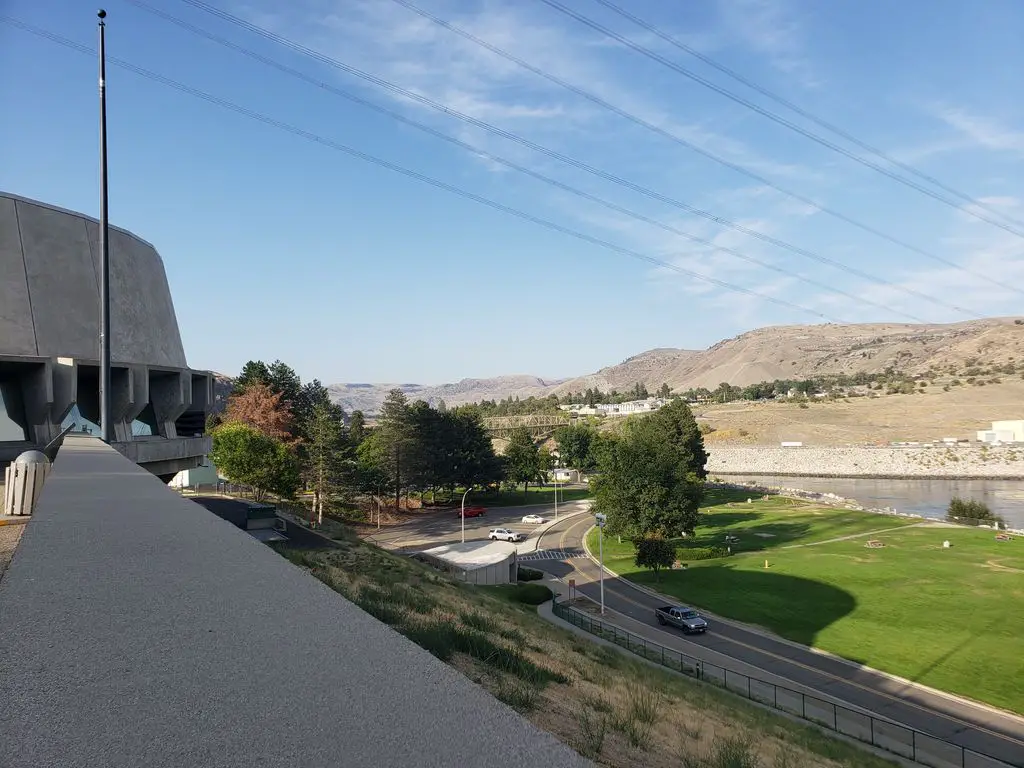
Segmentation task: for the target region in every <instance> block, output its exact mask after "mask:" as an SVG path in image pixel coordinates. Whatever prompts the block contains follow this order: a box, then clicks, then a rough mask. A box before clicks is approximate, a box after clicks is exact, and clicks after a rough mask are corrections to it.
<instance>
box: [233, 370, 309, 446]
mask: <svg viewBox="0 0 1024 768" xmlns="http://www.w3.org/2000/svg"><path fill="white" fill-rule="evenodd" d="M224 421H225V422H235V423H240V424H248V425H249V426H250V427H253V428H255V429H258V430H259V431H260V432H262V433H263V434H265V435H266V436H267V437H272V438H274V439H275V440H281V441H282V442H285V443H291V442H294V438H295V420H294V418H293V416H292V412H291V410H290V409H289V408H288V406H287V405H286V404H285V403H283V402H281V394H280V393H276V394H275V393H274V392H272V391H271V389H270V387H268V386H267V385H266V384H259V383H256V384H250V385H249V386H248V387H246V388H245V390H244V391H243V392H239V393H238V394H235V395H231V397H229V398H228V405H227V408H226V409H225V411H224Z"/></svg>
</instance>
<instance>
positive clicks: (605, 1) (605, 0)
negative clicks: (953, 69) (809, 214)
mask: <svg viewBox="0 0 1024 768" xmlns="http://www.w3.org/2000/svg"><path fill="white" fill-rule="evenodd" d="M594 2H595V3H600V4H601V5H603V6H604V7H605V8H608V9H609V10H612V11H614V12H615V13H617V14H619V15H620V16H622V17H624V18H626V19H629V20H630V21H632V22H633V23H634V24H637V25H638V26H640V27H643V28H644V29H646V30H647V31H648V32H650V33H651V34H653V35H656V36H658V37H660V38H661V39H662V40H664V41H665V42H667V43H669V44H670V45H673V46H675V47H676V48H678V49H679V50H681V51H683V52H685V53H688V54H690V55H691V56H693V57H695V58H697V59H700V60H701V61H703V62H704V63H705V64H707V65H708V66H709V67H713V68H714V69H717V70H718V71H719V72H721V73H722V74H724V75H728V76H729V77H731V78H732V79H734V80H736V81H737V82H740V83H742V84H743V85H745V86H747V87H748V88H750V89H752V90H755V91H757V92H758V93H760V94H761V95H762V96H766V97H768V98H769V99H771V100H772V101H774V102H776V103H777V104H781V105H782V106H784V107H786V108H787V109H789V110H792V111H793V112H796V113H797V114H798V115H800V116H801V117H803V118H805V119H807V120H809V121H810V122H812V123H815V124H817V125H820V126H821V127H822V128H824V129H825V130H828V131H831V132H832V133H834V134H836V135H837V136H841V137H842V138H844V139H846V140H847V141H849V142H850V143H852V144H856V145H857V146H858V147H860V148H861V149H863V150H865V151H867V152H870V153H871V154H873V155H875V156H876V157H879V158H881V159H882V160H885V161H886V162H887V163H891V164H892V165H894V166H896V167H897V168H900V169H902V170H904V171H906V172H907V173H910V174H912V175H914V176H917V177H918V178H919V179H922V180H924V181H927V182H928V183H929V184H933V185H934V186H936V187H938V188H939V189H942V190H944V191H945V192H948V193H949V194H951V195H954V196H955V197H959V198H960V199H961V200H963V201H964V202H966V203H970V204H972V205H974V206H977V207H978V208H981V209H982V210H986V211H988V212H989V213H991V214H993V215H996V216H1000V217H1002V218H1003V219H1005V220H1006V221H1009V222H1010V223H1011V224H1014V225H1015V226H1018V227H1024V223H1022V222H1020V221H1018V220H1016V219H1013V218H1011V217H1010V216H1007V215H1006V214H1005V213H1003V212H1002V211H997V210H996V209H994V208H992V207H991V206H987V205H984V204H983V203H980V202H978V201H977V199H975V198H974V197H972V196H971V195H969V194H967V193H965V192H961V191H959V190H957V189H955V188H954V187H951V186H949V185H947V184H944V183H943V182H941V181H940V180H939V179H937V178H935V177H934V176H931V175H929V174H927V173H925V172H924V171H922V170H920V169H919V168H915V167H914V166H912V165H910V164H909V163H904V162H902V161H900V160H897V159H896V158H894V157H892V156H891V155H889V154H887V153H886V152H884V151H882V150H881V149H878V148H877V147H874V146H872V145H871V144H868V143H867V142H865V141H863V140H861V139H858V138H857V137H856V136H854V135H852V134H851V133H850V132H849V131H846V130H844V129H843V128H840V127H839V126H836V125H835V124H833V123H830V122H828V121H827V120H825V119H823V118H820V117H818V116H817V115H814V114H812V113H811V112H808V111H807V110H806V109H803V108H802V107H800V106H798V105H797V104H794V103H793V102H792V101H790V100H788V99H786V98H785V97H783V96H780V95H779V94H777V93H774V92H772V91H770V90H768V89H767V88H765V87H764V86H762V85H759V84H758V83H756V82H754V81H753V80H750V79H749V78H746V77H744V76H743V75H741V74H740V73H739V72H737V71H736V70H734V69H730V68H729V67H727V66H725V65H724V64H722V63H721V62H718V61H716V60H715V59H713V58H711V57H710V56H707V55H705V54H703V53H701V52H700V51H698V50H696V49H695V48H693V47H691V46H689V45H687V44H686V43H684V42H682V41H681V40H678V39H676V38H675V37H672V35H669V34H666V33H665V32H663V31H661V30H660V29H658V28H657V27H656V26H654V25H653V24H651V23H649V22H647V21H644V20H643V19H641V18H640V17H638V16H636V15H634V14H632V13H630V12H629V11H627V10H626V9H625V8H623V7H622V6H619V5H616V4H615V3H613V2H611V0H594ZM688 76H689V75H688ZM702 84H703V83H702ZM730 98H731V97H730Z"/></svg>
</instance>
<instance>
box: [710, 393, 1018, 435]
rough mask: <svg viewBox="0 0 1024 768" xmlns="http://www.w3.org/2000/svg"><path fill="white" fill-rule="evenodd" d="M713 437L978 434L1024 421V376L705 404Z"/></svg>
mask: <svg viewBox="0 0 1024 768" xmlns="http://www.w3.org/2000/svg"><path fill="white" fill-rule="evenodd" d="M695 412H696V413H697V415H698V419H699V420H700V423H702V424H708V425H710V426H711V427H713V428H714V430H715V431H714V432H712V433H710V434H708V435H705V437H704V440H705V442H706V443H707V445H708V447H712V446H714V445H778V444H779V443H780V442H781V441H783V440H798V441H801V442H803V443H804V444H805V445H810V446H823V445H860V444H865V443H883V444H885V443H889V442H890V441H897V442H898V441H922V442H923V441H928V440H941V439H942V438H944V437H958V438H970V439H972V440H973V439H974V437H975V433H976V432H977V431H978V430H980V429H988V428H989V426H990V422H993V421H999V420H1002V419H1022V418H1024V379H1021V378H1020V377H1019V376H1015V377H1003V378H1002V379H1001V380H1000V383H999V384H986V385H985V386H978V385H974V386H971V385H964V386H959V387H950V388H949V389H948V390H946V388H945V387H944V386H940V385H938V384H936V385H932V386H925V387H924V388H922V389H921V391H920V393H918V394H913V395H878V396H877V397H858V398H850V399H845V398H840V399H838V400H822V401H814V400H812V401H811V402H808V403H803V404H801V403H798V402H795V401H789V400H783V401H768V402H761V403H752V402H737V403H723V404H721V405H708V406H698V407H697V408H696V409H695Z"/></svg>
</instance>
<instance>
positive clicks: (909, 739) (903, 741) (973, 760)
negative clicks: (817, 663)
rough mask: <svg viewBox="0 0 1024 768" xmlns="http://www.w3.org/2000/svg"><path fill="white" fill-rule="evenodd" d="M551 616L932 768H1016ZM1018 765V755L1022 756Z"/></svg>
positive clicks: (577, 620)
mask: <svg viewBox="0 0 1024 768" xmlns="http://www.w3.org/2000/svg"><path fill="white" fill-rule="evenodd" d="M552 607H553V610H554V614H555V615H556V616H558V617H559V618H561V619H563V620H565V621H567V622H569V623H570V624H572V625H574V626H576V627H579V628H580V629H583V630H585V631H587V632H589V633H591V634H593V635H596V636H598V637H601V638H604V639H605V640H608V641H610V642H613V643H615V644H616V645H618V646H621V647H622V648H625V649H626V650H628V651H631V652H632V653H635V654H637V655H638V656H643V657H644V658H645V659H648V660H649V661H653V662H655V663H657V664H660V665H662V666H664V667H668V668H669V669H672V670H675V671H676V672H681V673H682V674H684V675H688V676H690V677H693V678H696V679H697V680H703V681H704V682H706V683H711V684H713V685H717V686H719V687H721V688H726V689H728V690H730V691H732V692H733V693H737V694H739V695H740V696H743V697H745V698H747V699H750V700H752V701H756V702H758V703H760V704H764V705H766V706H769V707H771V708H773V709H778V710H780V711H782V712H785V713H787V714H789V715H793V716H795V717H799V718H801V719H803V720H807V721H809V722H812V723H815V724H816V725H820V726H824V727H825V728H828V729H830V730H833V731H835V732H836V733H839V734H842V735H844V736H847V737H849V738H852V739H856V740H857V741H860V742H863V743H865V744H871V745H872V746H875V747H878V748H879V749H884V750H885V751H887V752H891V753H893V754H895V755H899V756H900V757H903V758H906V759H907V760H913V761H914V762H915V763H920V764H921V765H927V766H932V768H1021V766H1024V762H1018V763H1007V762H1004V761H1002V760H998V759H996V758H994V757H991V756H989V755H985V754H982V753H980V752H976V751H974V750H971V749H967V748H966V747H961V746H958V745H956V744H951V743H950V742H948V741H943V740H942V739H938V738H936V737H934V736H929V735H928V734H926V733H922V732H921V731H916V730H914V729H912V728H907V727H905V726H902V725H897V724H896V723H894V722H892V721H890V720H884V719H880V718H876V717H872V716H871V715H867V714H865V713H863V712H860V711H858V710H853V709H848V708H847V707H844V706H841V705H839V704H835V703H833V702H831V701H826V700H825V699H820V698H818V697H816V696H810V695H808V694H805V693H801V692H800V691H795V690H793V689H791V688H786V687H784V686H781V685H776V684H775V683H769V682H767V681H765V680H759V679H758V678H756V677H751V676H750V675H745V674H743V673H741V672H736V671H735V670H731V669H728V668H726V667H720V666H718V665H715V664H710V663H708V662H706V661H703V660H702V659H698V658H695V657H693V656H688V655H687V654H685V653H681V652H680V651H676V650H674V649H672V648H666V647H665V646H663V645H659V644H658V643H654V642H652V641H650V640H648V639H646V638H644V637H641V636H639V635H635V634H633V633H632V632H627V631H626V630H624V629H622V628H620V627H617V626H615V625H614V624H610V623H608V622H607V621H602V620H601V619H599V618H595V617H593V616H590V615H589V614H586V613H582V612H581V611H578V610H576V609H574V608H572V607H571V606H569V605H568V604H567V603H565V602H559V601H558V600H557V599H556V600H554V601H553V606H552ZM1022 761H1024V755H1022Z"/></svg>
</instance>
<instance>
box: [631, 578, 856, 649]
mask: <svg viewBox="0 0 1024 768" xmlns="http://www.w3.org/2000/svg"><path fill="white" fill-rule="evenodd" d="M623 576H625V577H626V578H629V579H631V580H634V581H637V582H638V583H641V584H644V585H647V586H650V587H652V588H654V589H657V590H658V591H659V592H664V593H666V594H670V595H673V596H674V597H676V598H678V599H679V600H680V602H683V603H685V604H688V605H693V606H697V607H700V608H704V609H706V610H708V611H710V612H711V613H716V614H718V615H720V616H724V617H725V618H730V619H736V620H737V621H743V622H747V623H750V624H758V625H760V626H762V627H766V628H767V629H770V630H771V631H772V632H775V633H776V634H778V635H781V636H782V637H785V638H788V639H789V640H793V641H795V642H798V643H803V644H804V645H813V644H814V641H815V638H816V637H817V635H818V633H819V632H821V631H822V630H823V629H825V628H826V627H828V626H830V625H831V624H833V623H834V622H836V621H839V620H840V619H842V618H843V617H845V616H848V615H849V614H850V613H852V612H853V610H854V609H855V608H856V607H857V600H856V598H855V597H854V596H853V595H852V594H850V593H849V592H847V591H846V590H843V589H839V588H838V587H835V586H833V585H831V584H824V583H822V582H820V581H813V580H811V579H804V578H801V577H798V576H791V575H788V574H783V573H776V572H774V571H772V570H771V569H770V568H769V569H767V570H747V569H741V568H738V567H736V566H735V565H732V564H730V563H727V562H721V563H720V564H719V563H716V564H714V565H704V566H701V567H699V568H689V569H687V570H676V571H669V572H665V571H663V572H662V573H661V580H660V582H656V581H655V578H654V574H653V573H651V572H650V571H636V572H631V573H625V574H623Z"/></svg>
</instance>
